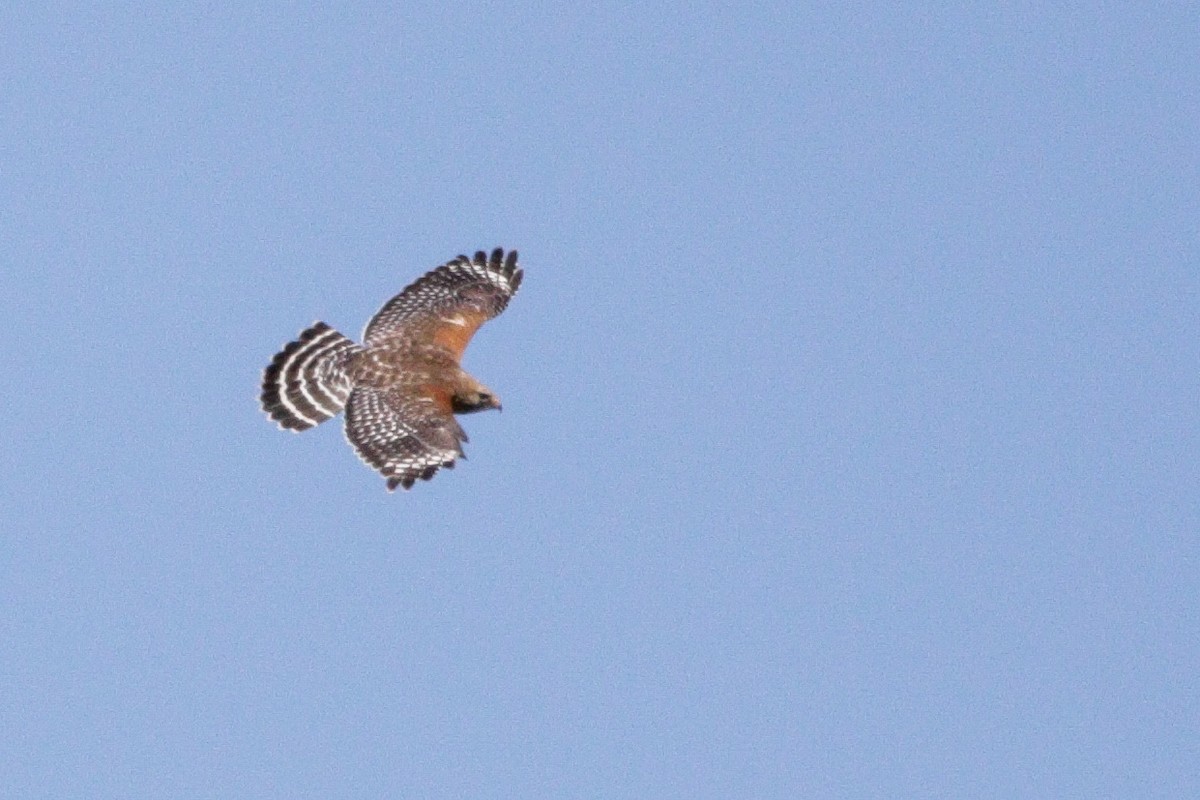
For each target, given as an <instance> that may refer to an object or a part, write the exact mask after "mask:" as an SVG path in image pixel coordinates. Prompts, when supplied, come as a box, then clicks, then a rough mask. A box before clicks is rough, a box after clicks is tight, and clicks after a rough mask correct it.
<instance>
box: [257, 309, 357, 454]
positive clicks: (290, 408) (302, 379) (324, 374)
mask: <svg viewBox="0 0 1200 800" xmlns="http://www.w3.org/2000/svg"><path fill="white" fill-rule="evenodd" d="M357 349H358V345H356V344H355V343H354V342H352V341H350V340H349V339H347V338H346V337H345V336H343V335H342V334H340V333H338V332H337V331H335V330H334V329H333V328H331V327H329V326H328V325H326V324H325V323H324V322H317V323H314V324H313V325H312V327H310V328H308V329H307V330H305V331H303V332H302V333H301V334H300V338H298V339H297V340H296V341H294V342H291V343H290V344H288V345H287V346H286V347H284V348H283V349H282V350H280V351H279V352H278V353H276V354H275V358H273V359H272V360H271V363H270V364H269V365H268V366H267V368H266V370H264V371H263V382H262V396H261V401H262V408H263V411H265V412H266V413H267V416H269V417H270V418H271V419H273V420H275V421H276V422H278V423H279V427H281V428H287V429H289V430H293V431H303V430H308V429H309V428H311V427H313V426H314V425H320V424H321V423H322V422H324V421H325V420H327V419H329V418H331V417H333V416H335V415H336V414H337V413H338V412H339V411H341V410H342V407H343V406H345V405H346V398H348V397H349V396H350V388H351V387H350V379H349V378H348V377H347V376H346V372H345V369H344V363H345V356H346V355H347V354H349V353H351V352H353V351H355V350H357Z"/></svg>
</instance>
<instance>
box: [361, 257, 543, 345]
mask: <svg viewBox="0 0 1200 800" xmlns="http://www.w3.org/2000/svg"><path fill="white" fill-rule="evenodd" d="M522 276H523V272H522V270H521V269H520V268H519V267H518V266H517V251H516V250H511V251H509V252H508V254H507V255H505V253H504V250H503V249H501V248H496V249H495V250H493V251H492V253H491V256H490V257H489V256H488V254H487V253H485V252H483V251H482V250H481V251H479V252H477V253H476V254H475V257H474V258H467V257H466V256H459V257H458V258H456V259H454V260H453V261H449V262H447V263H445V264H443V265H442V266H440V267H438V268H437V269H434V270H431V271H430V272H427V273H426V274H425V275H423V276H422V277H420V278H418V279H417V280H416V281H414V282H413V283H412V284H410V285H409V286H408V288H406V289H405V290H404V291H403V292H401V293H400V294H398V295H396V296H395V297H393V298H392V299H391V300H389V301H388V302H387V304H386V305H384V307H383V308H381V309H380V310H379V313H377V314H376V315H375V316H374V317H373V318H372V319H371V321H370V322H368V323H367V328H366V330H365V331H364V332H363V341H364V343H365V344H366V345H367V347H372V346H375V345H378V344H380V343H383V342H386V341H387V340H389V339H392V338H394V337H401V338H405V339H411V340H417V341H428V342H431V343H436V344H440V345H442V346H444V347H446V348H447V349H448V350H449V351H450V352H451V353H452V354H453V355H454V357H455V358H456V359H458V358H461V357H462V353H463V351H464V350H465V349H466V347H467V343H468V342H470V341H471V337H472V336H474V335H475V331H477V330H478V329H479V326H480V325H482V324H483V323H484V322H486V321H487V320H489V319H491V318H492V317H495V316H496V315H498V314H499V313H500V312H502V311H503V310H504V309H505V307H506V306H507V305H508V301H509V300H511V299H512V297H513V295H515V294H516V293H517V289H518V288H519V287H520V285H521V278H522Z"/></svg>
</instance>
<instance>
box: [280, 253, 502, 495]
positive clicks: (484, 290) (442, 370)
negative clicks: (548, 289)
mask: <svg viewBox="0 0 1200 800" xmlns="http://www.w3.org/2000/svg"><path fill="white" fill-rule="evenodd" d="M523 274H524V273H523V271H522V270H521V269H520V268H519V267H518V266H517V251H516V250H510V251H509V252H508V254H507V255H506V254H505V252H504V250H503V249H501V248H496V249H495V250H493V251H492V253H491V256H489V255H488V254H487V253H485V252H483V251H482V250H481V251H479V252H477V253H476V254H475V257H474V258H468V257H467V256H459V257H458V258H455V259H454V260H453V261H449V262H447V263H445V264H443V265H442V266H440V267H438V268H437V269H434V270H431V271H430V272H427V273H426V274H425V275H424V276H422V277H421V278H419V279H417V280H416V281H414V282H413V283H412V284H410V285H409V286H408V288H406V289H405V290H404V291H402V292H401V293H400V294H398V295H396V296H395V297H393V298H392V299H391V300H389V301H388V302H387V303H386V304H385V305H384V306H383V308H381V309H380V310H379V313H377V314H376V315H375V316H374V317H372V318H371V321H370V322H368V323H367V327H366V329H365V330H364V331H363V343H362V344H355V343H354V342H353V341H351V340H350V339H348V338H347V337H345V336H343V335H342V334H340V333H338V332H337V331H335V330H334V329H333V328H331V327H329V326H328V325H326V324H325V323H324V322H315V323H313V325H312V326H311V327H309V328H308V329H307V330H305V331H303V332H301V333H300V336H299V338H298V339H296V341H294V342H291V343H290V344H288V345H287V346H286V347H284V348H283V350H281V351H279V353H277V354H276V355H275V358H273V359H272V360H271V363H270V364H269V365H268V366H267V368H266V370H265V371H264V372H263V381H262V395H261V402H262V408H263V411H265V412H266V413H267V416H269V417H270V418H271V419H273V420H274V421H275V422H277V423H278V424H279V427H281V428H285V429H288V430H291V431H293V432H297V433H298V432H300V431H303V430H308V429H309V428H312V427H314V426H316V425H320V424H321V423H322V422H324V421H325V420H327V419H330V418H332V417H333V416H335V415H336V414H337V413H338V412H339V411H341V410H343V409H345V411H346V438H347V439H348V440H349V442H350V444H351V445H352V446H353V447H354V449H355V451H356V452H357V453H358V456H359V458H361V459H362V460H363V461H365V462H366V463H367V464H368V465H369V466H371V467H373V468H374V469H376V470H378V471H379V472H380V473H381V474H382V475H383V477H384V478H386V479H387V488H388V491H389V492H391V491H394V490H395V489H396V487H397V486H403V487H404V488H405V489H410V488H412V485H413V483H414V482H415V481H416V480H417V479H418V478H419V479H421V480H426V481H427V480H429V479H430V478H432V477H433V476H434V474H435V473H436V472H437V471H438V470H439V469H440V468H442V467H445V468H446V469H451V468H453V467H454V461H455V459H456V458H464V459H465V458H466V454H464V453H463V449H462V445H463V442H466V441H467V434H466V432H465V431H464V430H463V429H462V427H461V426H460V425H459V424H458V421H457V420H456V419H455V418H454V415H455V414H469V413H471V412H474V411H485V410H487V409H489V408H495V409H499V408H500V398H498V397H497V396H496V394H495V393H494V392H493V391H492V390H491V389H489V388H487V387H486V386H484V385H483V384H482V383H480V382H479V381H477V380H475V378H473V377H471V376H470V375H468V374H467V373H466V372H465V371H464V370H463V369H462V367H460V366H459V360H460V359H461V358H462V355H463V351H464V350H466V348H467V343H468V342H470V341H471V337H472V336H473V335H474V334H475V331H477V330H478V329H479V326H480V325H482V324H483V323H484V322H486V321H488V320H489V319H491V318H492V317H495V316H496V315H498V314H499V313H500V312H501V311H503V310H504V309H505V307H506V306H507V305H508V301H509V300H511V299H512V297H513V295H515V294H516V293H517V288H518V287H520V285H521V277H522V275H523Z"/></svg>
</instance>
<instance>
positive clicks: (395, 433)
mask: <svg viewBox="0 0 1200 800" xmlns="http://www.w3.org/2000/svg"><path fill="white" fill-rule="evenodd" d="M346 438H347V439H349V440H350V444H352V445H353V446H354V449H355V450H356V451H357V452H358V455H359V457H360V458H361V459H362V460H363V461H365V462H366V463H367V464H369V465H370V466H371V467H373V468H375V469H377V470H378V471H379V472H380V473H381V474H382V475H383V476H384V477H385V478H387V488H388V491H389V492H390V491H392V490H394V489H395V488H396V487H397V486H403V487H404V488H405V489H408V488H411V487H412V485H413V483H414V482H415V481H416V480H417V479H420V480H426V481H427V480H429V479H430V478H432V477H433V476H434V473H436V472H437V471H438V469H439V468H441V467H445V468H447V469H452V468H453V467H454V460H455V459H456V458H458V457H460V456H461V457H463V458H465V457H466V456H465V455H464V454H463V449H462V443H463V442H465V441H467V434H466V433H465V432H464V431H463V429H462V427H460V426H459V424H458V422H457V421H456V420H455V419H454V415H453V414H452V413H450V410H449V409H443V408H439V407H438V404H437V403H436V402H435V401H434V400H433V398H431V397H429V396H426V395H420V394H416V393H414V392H412V391H410V390H408V389H406V388H405V387H392V388H387V389H379V388H373V387H369V386H360V387H357V388H355V389H354V391H352V392H351V393H350V399H349V400H348V401H347V403H346Z"/></svg>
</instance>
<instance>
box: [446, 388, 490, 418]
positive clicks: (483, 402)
mask: <svg viewBox="0 0 1200 800" xmlns="http://www.w3.org/2000/svg"><path fill="white" fill-rule="evenodd" d="M450 402H451V406H452V407H453V409H454V413H455V414H470V413H473V412H475V411H487V410H488V409H489V408H494V409H496V410H497V411H499V410H500V398H499V397H497V396H496V395H495V393H494V392H492V390H491V389H489V388H487V387H486V386H483V385H478V386H473V387H471V388H469V389H463V390H460V391H458V392H456V393H455V394H454V396H453V397H452V398H451V401H450Z"/></svg>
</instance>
